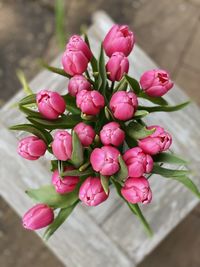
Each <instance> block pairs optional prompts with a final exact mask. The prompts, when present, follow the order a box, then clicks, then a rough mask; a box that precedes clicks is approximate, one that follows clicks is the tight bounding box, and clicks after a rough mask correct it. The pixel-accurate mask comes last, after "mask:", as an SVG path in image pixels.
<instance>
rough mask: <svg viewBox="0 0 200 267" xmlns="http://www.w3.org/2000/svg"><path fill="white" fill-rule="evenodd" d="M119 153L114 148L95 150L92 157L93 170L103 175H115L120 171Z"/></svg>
mask: <svg viewBox="0 0 200 267" xmlns="http://www.w3.org/2000/svg"><path fill="white" fill-rule="evenodd" d="M119 155H120V153H119V151H118V150H117V149H116V148H114V147H112V146H103V147H101V148H95V149H94V150H93V151H92V153H91V155H90V162H91V165H92V168H93V169H94V170H95V171H97V172H100V173H101V174H102V175H108V176H110V175H113V174H115V173H116V172H118V171H119V161H118V157H119Z"/></svg>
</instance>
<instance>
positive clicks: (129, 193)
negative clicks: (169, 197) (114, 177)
mask: <svg viewBox="0 0 200 267" xmlns="http://www.w3.org/2000/svg"><path fill="white" fill-rule="evenodd" d="M121 193H122V196H123V197H124V198H125V199H126V200H127V201H128V202H130V203H132V204H136V203H139V202H141V203H143V204H148V203H150V202H151V199H152V192H151V189H150V185H149V182H148V180H147V179H146V178H145V177H139V178H132V177H130V178H128V179H127V180H126V181H125V184H124V186H123V187H122V189H121Z"/></svg>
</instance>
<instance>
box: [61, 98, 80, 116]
mask: <svg viewBox="0 0 200 267" xmlns="http://www.w3.org/2000/svg"><path fill="white" fill-rule="evenodd" d="M62 97H63V98H64V100H65V103H66V109H67V110H68V111H69V112H71V113H72V114H77V115H78V114H81V111H80V109H79V108H77V105H76V98H75V97H73V96H71V95H70V94H66V95H64V96H62Z"/></svg>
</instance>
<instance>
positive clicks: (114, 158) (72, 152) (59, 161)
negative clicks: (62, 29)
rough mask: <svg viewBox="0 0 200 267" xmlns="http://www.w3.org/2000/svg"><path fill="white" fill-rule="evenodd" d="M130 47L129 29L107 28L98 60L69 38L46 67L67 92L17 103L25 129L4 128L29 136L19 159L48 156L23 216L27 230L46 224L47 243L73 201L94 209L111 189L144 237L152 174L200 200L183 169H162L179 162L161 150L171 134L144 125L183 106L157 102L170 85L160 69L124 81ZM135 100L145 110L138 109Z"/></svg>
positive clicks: (83, 42)
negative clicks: (46, 171) (42, 181)
mask: <svg viewBox="0 0 200 267" xmlns="http://www.w3.org/2000/svg"><path fill="white" fill-rule="evenodd" d="M134 42H135V38H134V34H133V32H132V31H130V29H129V28H128V26H126V25H114V26H113V27H112V28H111V29H110V31H109V32H108V34H107V35H106V37H105V39H104V41H103V43H102V45H101V49H100V54H99V57H98V59H97V58H95V56H94V55H93V53H92V51H91V49H90V44H89V40H88V37H87V35H86V34H84V36H83V37H80V36H78V35H74V36H72V37H71V38H70V39H69V42H68V43H67V45H66V50H65V52H64V54H63V56H62V65H63V69H60V68H56V67H53V66H48V65H45V67H46V68H48V69H49V70H50V71H52V72H54V73H57V74H59V75H63V76H65V77H66V78H67V79H69V83H68V92H67V90H66V94H64V95H60V94H59V93H58V92H55V91H51V90H49V89H43V90H41V91H40V92H39V93H37V94H34V93H33V94H29V95H28V96H26V97H25V98H23V99H22V100H21V101H20V102H19V110H20V111H22V112H23V113H25V115H26V118H27V120H28V123H27V124H20V125H15V126H12V127H11V129H12V130H19V131H25V132H29V133H31V134H32V135H30V136H27V137H25V138H23V139H22V140H20V141H19V144H18V154H19V155H20V156H22V157H23V158H25V159H26V160H37V159H39V158H40V157H42V156H44V154H45V153H50V154H51V155H52V160H51V171H52V179H51V184H50V185H46V186H42V187H40V188H38V189H29V190H27V192H26V193H27V194H28V195H29V196H30V197H31V198H32V199H33V200H35V201H36V202H37V204H36V205H35V206H33V207H32V208H31V209H30V210H28V211H27V213H26V214H25V215H24V217H23V226H24V227H25V228H26V229H30V230H37V229H40V228H43V227H46V226H48V228H47V229H46V231H45V238H49V237H50V236H51V235H52V234H53V233H54V232H55V231H56V229H57V228H58V227H60V226H61V225H62V223H64V221H65V220H66V219H67V217H68V216H69V215H70V213H71V212H72V211H73V209H74V208H75V207H76V205H77V204H78V203H79V202H82V203H83V204H84V205H87V206H97V205H99V204H101V203H102V202H104V201H106V200H107V198H108V197H109V191H110V187H111V186H113V187H114V188H115V189H116V193H117V194H118V195H119V197H120V198H122V200H123V201H125V202H126V203H127V206H128V207H129V208H130V210H131V211H132V212H133V214H134V215H135V216H137V217H138V218H139V219H140V220H141V222H142V223H143V224H144V226H145V228H146V230H147V231H148V232H149V233H151V229H150V226H149V224H148V223H147V221H146V220H145V217H144V216H143V214H142V211H141V209H140V207H139V205H138V204H140V203H142V204H148V203H150V202H151V200H152V191H151V188H150V184H149V178H150V176H151V175H152V174H159V175H161V176H164V177H166V178H171V179H175V180H177V181H178V182H181V183H182V184H184V185H185V186H186V187H188V188H189V189H190V190H191V191H192V192H193V193H194V194H196V195H197V197H199V196H200V194H199V191H198V189H197V187H196V186H195V184H194V183H193V182H192V181H191V180H190V179H189V178H188V170H186V169H181V170H180V169H177V168H176V169H174V168H173V169H169V168H166V167H163V164H165V163H170V164H176V165H177V164H180V165H184V164H186V162H185V161H184V160H183V159H181V158H180V157H178V156H176V155H175V154H173V153H172V152H166V151H167V150H169V148H170V146H171V144H172V137H171V135H170V133H168V132H167V131H166V130H165V129H164V128H163V127H162V126H159V125H150V126H147V125H146V124H145V122H144V121H143V117H145V116H149V115H150V114H151V113H152V112H164V111H165V112H172V111H176V110H179V109H181V108H183V107H185V106H186V105H187V104H188V102H185V103H181V104H179V105H177V106H171V105H169V104H168V103H167V101H166V100H165V99H164V98H163V97H162V96H163V95H164V94H166V93H167V92H168V91H169V90H170V89H172V87H173V82H172V81H171V79H170V77H169V74H168V73H167V72H166V71H165V70H160V69H154V70H149V71H146V72H145V73H144V74H143V75H142V76H141V78H140V81H139V82H137V81H136V80H135V79H134V78H133V77H131V76H129V75H128V70H129V60H128V56H129V54H130V53H131V51H132V49H133V46H134ZM104 53H105V54H106V55H107V59H106V61H107V62H106V63H105V57H104ZM66 84H67V81H66ZM141 99H145V100H146V101H147V102H151V105H149V106H143V105H142V104H141V103H140V100H141ZM152 103H153V104H152Z"/></svg>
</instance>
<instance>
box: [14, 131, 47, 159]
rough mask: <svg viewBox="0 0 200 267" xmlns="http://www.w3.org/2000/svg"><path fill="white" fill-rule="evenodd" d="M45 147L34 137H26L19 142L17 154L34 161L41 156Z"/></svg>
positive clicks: (42, 142)
mask: <svg viewBox="0 0 200 267" xmlns="http://www.w3.org/2000/svg"><path fill="white" fill-rule="evenodd" d="M46 150H47V145H46V144H45V142H44V141H43V140H42V139H39V138H38V137H36V136H28V137H25V138H23V139H21V140H20V141H19V144H18V148H17V152H18V154H19V155H20V156H22V157H23V158H25V159H29V160H36V159H39V157H41V156H43V155H44V154H45V152H46Z"/></svg>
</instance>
